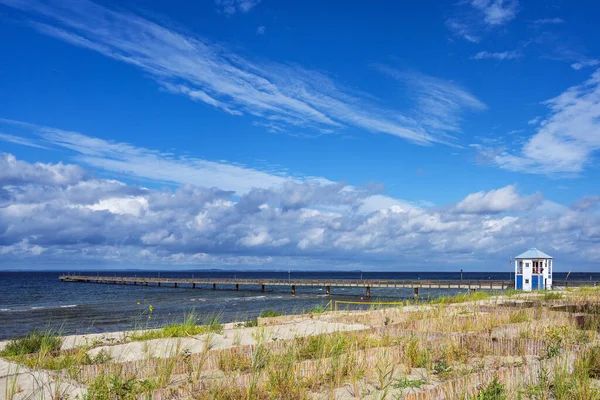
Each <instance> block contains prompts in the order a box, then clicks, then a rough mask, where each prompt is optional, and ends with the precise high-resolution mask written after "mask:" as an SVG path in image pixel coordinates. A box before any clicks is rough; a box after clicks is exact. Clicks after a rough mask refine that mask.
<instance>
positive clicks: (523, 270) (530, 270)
mask: <svg viewBox="0 0 600 400" xmlns="http://www.w3.org/2000/svg"><path fill="white" fill-rule="evenodd" d="M551 288H552V257H551V256H549V255H548V254H546V253H544V252H543V251H540V250H538V249H535V248H533V249H529V250H527V251H526V252H525V253H522V254H519V255H518V256H516V257H515V289H517V290H523V291H525V292H530V291H532V290H538V289H551Z"/></svg>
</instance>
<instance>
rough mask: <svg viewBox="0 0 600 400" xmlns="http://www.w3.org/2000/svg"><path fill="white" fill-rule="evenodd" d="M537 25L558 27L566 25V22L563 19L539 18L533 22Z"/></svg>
mask: <svg viewBox="0 0 600 400" xmlns="http://www.w3.org/2000/svg"><path fill="white" fill-rule="evenodd" d="M533 23H534V24H536V25H557V24H564V23H565V21H564V20H563V19H562V18H539V19H536V20H535V21H533Z"/></svg>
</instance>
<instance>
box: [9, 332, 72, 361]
mask: <svg viewBox="0 0 600 400" xmlns="http://www.w3.org/2000/svg"><path fill="white" fill-rule="evenodd" d="M61 345H62V338H61V337H60V336H59V335H58V334H57V333H55V332H53V331H52V330H49V329H48V330H44V331H40V330H37V329H35V330H33V331H31V332H29V333H28V334H27V335H26V336H24V337H20V338H15V339H12V340H10V341H9V342H8V343H7V344H6V346H5V347H4V349H3V350H2V351H0V357H15V356H22V355H26V354H33V353H50V352H55V351H58V350H60V347H61Z"/></svg>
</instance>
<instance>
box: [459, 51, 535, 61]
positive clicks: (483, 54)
mask: <svg viewBox="0 0 600 400" xmlns="http://www.w3.org/2000/svg"><path fill="white" fill-rule="evenodd" d="M521 57H523V54H522V53H521V52H520V51H516V50H512V51H502V52H496V53H494V52H489V51H480V52H479V53H477V54H475V55H474V56H472V57H471V59H473V60H484V59H494V60H515V59H518V58H521Z"/></svg>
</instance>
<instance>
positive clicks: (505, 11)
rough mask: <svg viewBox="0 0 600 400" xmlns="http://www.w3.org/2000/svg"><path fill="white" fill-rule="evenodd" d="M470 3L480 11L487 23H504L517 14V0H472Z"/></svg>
mask: <svg viewBox="0 0 600 400" xmlns="http://www.w3.org/2000/svg"><path fill="white" fill-rule="evenodd" d="M471 5H472V6H473V7H474V8H476V9H477V10H479V11H481V12H482V13H483V16H484V21H485V22H486V23H487V24H489V25H504V24H506V23H507V22H510V21H512V20H513V19H515V17H516V16H517V11H518V6H519V2H518V1H517V0H472V1H471Z"/></svg>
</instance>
